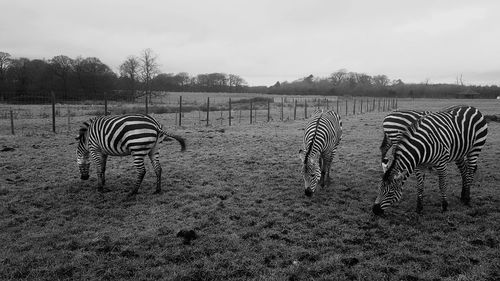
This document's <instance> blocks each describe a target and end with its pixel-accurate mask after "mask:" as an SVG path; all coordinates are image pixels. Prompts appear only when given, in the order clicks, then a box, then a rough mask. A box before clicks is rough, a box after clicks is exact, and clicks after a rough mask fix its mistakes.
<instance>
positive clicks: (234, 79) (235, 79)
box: [228, 74, 247, 90]
mask: <svg viewBox="0 0 500 281" xmlns="http://www.w3.org/2000/svg"><path fill="white" fill-rule="evenodd" d="M228 79H229V87H230V88H231V89H232V90H238V89H239V88H240V87H241V86H244V85H246V83H247V82H246V81H245V80H244V79H243V78H241V77H240V76H238V75H235V74H229V78H228Z"/></svg>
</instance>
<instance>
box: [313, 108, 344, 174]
mask: <svg viewBox="0 0 500 281" xmlns="http://www.w3.org/2000/svg"><path fill="white" fill-rule="evenodd" d="M341 138H342V120H341V119H340V116H339V115H338V114H337V113H336V112H335V111H333V110H330V111H327V112H324V111H323V110H321V111H317V112H315V114H314V115H313V116H312V117H311V118H310V120H309V122H308V124H307V125H306V129H305V132H304V151H305V156H304V164H306V163H307V161H308V159H309V157H310V155H311V154H312V153H318V152H319V153H321V152H323V151H325V150H326V149H328V148H334V147H336V146H337V145H338V143H339V142H340V139H341Z"/></svg>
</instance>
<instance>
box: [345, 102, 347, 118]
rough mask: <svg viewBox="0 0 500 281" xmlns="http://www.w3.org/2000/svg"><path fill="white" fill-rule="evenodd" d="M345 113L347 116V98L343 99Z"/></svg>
mask: <svg viewBox="0 0 500 281" xmlns="http://www.w3.org/2000/svg"><path fill="white" fill-rule="evenodd" d="M345 115H346V116H347V100H345Z"/></svg>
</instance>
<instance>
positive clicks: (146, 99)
mask: <svg viewBox="0 0 500 281" xmlns="http://www.w3.org/2000/svg"><path fill="white" fill-rule="evenodd" d="M144 97H145V104H146V115H148V95H145V96H144Z"/></svg>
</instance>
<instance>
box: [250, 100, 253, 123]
mask: <svg viewBox="0 0 500 281" xmlns="http://www.w3.org/2000/svg"><path fill="white" fill-rule="evenodd" d="M252 106H253V104H252V101H250V124H252V117H253V116H252V115H253V114H252Z"/></svg>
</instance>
